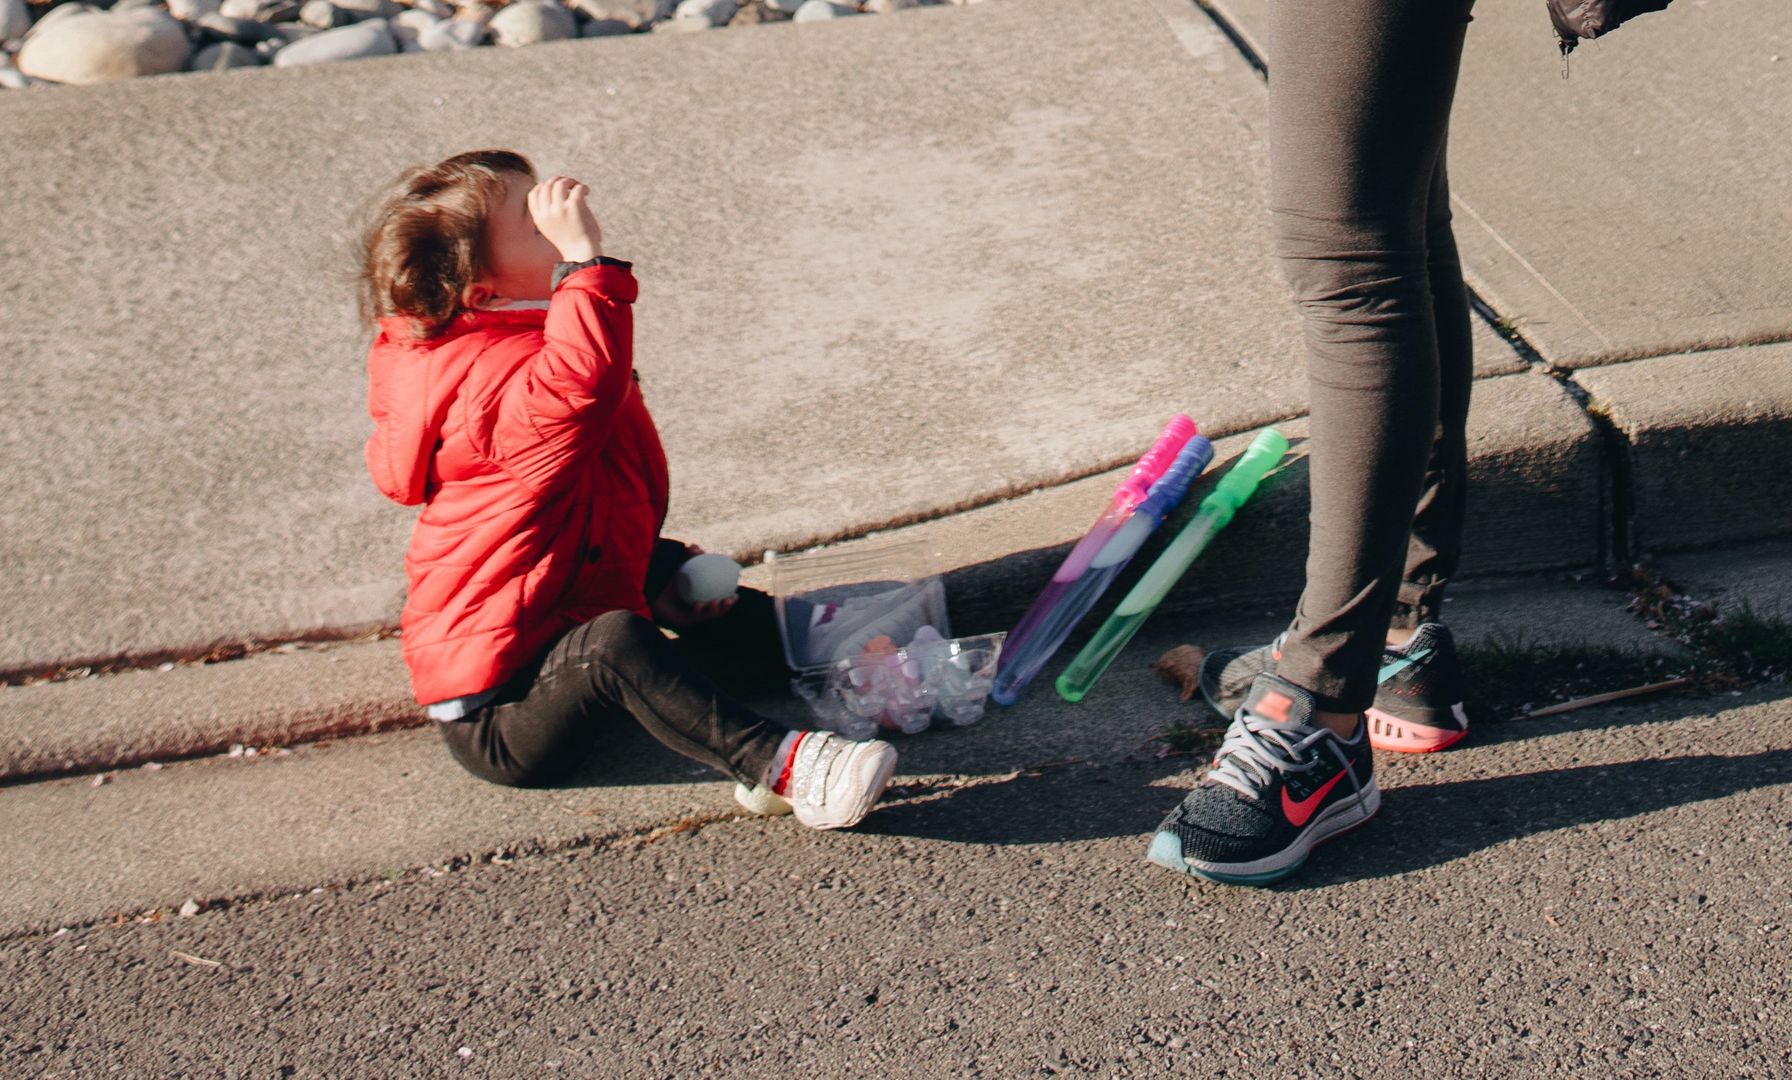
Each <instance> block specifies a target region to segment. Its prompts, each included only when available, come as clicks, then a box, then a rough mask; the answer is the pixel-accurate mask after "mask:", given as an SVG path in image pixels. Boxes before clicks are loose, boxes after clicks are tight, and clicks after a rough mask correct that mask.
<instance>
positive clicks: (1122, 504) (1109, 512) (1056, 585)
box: [991, 413, 1196, 705]
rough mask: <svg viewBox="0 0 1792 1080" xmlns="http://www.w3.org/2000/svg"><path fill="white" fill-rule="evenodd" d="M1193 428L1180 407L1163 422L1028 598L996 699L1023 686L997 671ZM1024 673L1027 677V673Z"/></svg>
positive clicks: (1005, 647)
mask: <svg viewBox="0 0 1792 1080" xmlns="http://www.w3.org/2000/svg"><path fill="white" fill-rule="evenodd" d="M1195 431H1196V429H1195V422H1194V420H1192V419H1191V418H1189V417H1188V416H1186V415H1183V414H1180V413H1179V414H1177V415H1176V416H1175V417H1174V418H1173V419H1171V421H1170V422H1169V423H1168V424H1166V425H1165V426H1164V429H1163V431H1162V432H1161V433H1159V435H1158V437H1157V442H1156V443H1154V444H1152V447H1151V449H1150V450H1147V451H1146V452H1145V455H1144V456H1143V457H1141V458H1139V461H1138V464H1136V465H1134V466H1133V468H1132V472H1131V473H1130V474H1128V475H1127V477H1126V479H1125V480H1123V481H1122V482H1121V483H1120V486H1119V487H1117V488H1115V489H1114V494H1113V497H1112V498H1110V499H1109V500H1108V505H1107V509H1105V510H1103V511H1102V512H1101V516H1100V517H1098V518H1096V519H1095V524H1093V525H1091V526H1090V527H1089V531H1088V532H1086V533H1084V534H1083V538H1082V539H1081V540H1078V541H1077V543H1076V546H1075V547H1073V548H1071V549H1070V554H1069V555H1068V556H1066V557H1065V559H1064V562H1063V563H1062V564H1060V565H1059V566H1058V569H1057V571H1056V572H1055V573H1053V574H1052V579H1051V580H1050V581H1049V582H1047V583H1046V586H1045V588H1044V589H1043V590H1041V591H1040V593H1039V596H1038V598H1037V599H1035V600H1034V601H1033V606H1032V607H1030V608H1028V609H1027V613H1026V614H1025V615H1023V616H1021V620H1020V623H1019V624H1018V625H1016V626H1015V628H1014V629H1013V630H1012V631H1010V632H1009V634H1008V638H1007V640H1006V641H1004V642H1003V643H1002V656H1001V659H1000V660H999V661H998V662H997V668H996V671H997V675H996V678H997V681H996V689H995V690H994V691H993V692H992V694H991V696H992V697H993V698H995V700H996V701H997V702H998V703H1000V704H1002V705H1012V704H1014V701H1015V698H1016V697H1018V696H1019V693H1020V690H1021V689H1022V688H1024V686H1025V683H1024V681H1023V682H1022V683H1021V685H1020V686H1015V685H1014V681H1013V679H1012V678H1010V679H1009V680H1008V681H1007V682H1004V681H1003V680H1002V677H1001V676H1002V672H1003V671H1005V670H1007V669H1009V668H1012V667H1013V666H1014V662H1015V660H1016V658H1018V657H1020V656H1021V655H1023V650H1024V649H1025V648H1026V646H1027V643H1028V641H1029V640H1030V639H1031V638H1032V637H1033V636H1034V635H1035V634H1037V633H1038V631H1039V628H1040V625H1041V624H1042V623H1043V622H1044V621H1045V618H1046V617H1047V616H1048V615H1050V614H1051V613H1052V611H1053V610H1054V609H1056V608H1057V607H1058V605H1059V604H1060V602H1062V600H1063V598H1064V595H1065V594H1066V593H1067V592H1069V591H1070V587H1071V586H1072V585H1074V584H1075V583H1076V581H1077V579H1078V578H1080V577H1082V576H1083V575H1084V574H1085V573H1086V572H1088V569H1089V564H1090V563H1091V562H1093V561H1094V559H1095V556H1096V555H1097V554H1098V553H1099V552H1100V551H1101V549H1102V548H1103V547H1105V546H1106V545H1107V542H1108V541H1109V540H1111V539H1112V538H1113V536H1114V534H1115V533H1116V532H1119V531H1120V527H1121V526H1122V525H1124V524H1126V521H1127V519H1128V518H1130V517H1131V516H1132V512H1133V510H1134V509H1136V508H1137V507H1138V506H1139V504H1140V503H1142V502H1144V501H1145V499H1146V497H1147V496H1148V495H1149V494H1150V492H1151V485H1153V484H1155V483H1157V481H1158V480H1159V479H1161V478H1162V477H1163V475H1164V473H1166V472H1168V471H1169V469H1170V466H1171V465H1172V464H1173V463H1174V462H1175V461H1176V456H1177V455H1178V454H1180V453H1181V452H1182V449H1183V447H1184V446H1186V445H1187V444H1188V442H1189V440H1190V439H1193V438H1195ZM1054 648H1055V646H1054ZM1047 655H1048V656H1049V655H1050V654H1049V653H1048V654H1047ZM1041 663H1043V660H1042V661H1041ZM1028 677H1029V678H1031V675H1029V676H1028ZM1004 686H1006V687H1008V689H1007V690H1006V691H1005V690H1004V689H1003V688H1004Z"/></svg>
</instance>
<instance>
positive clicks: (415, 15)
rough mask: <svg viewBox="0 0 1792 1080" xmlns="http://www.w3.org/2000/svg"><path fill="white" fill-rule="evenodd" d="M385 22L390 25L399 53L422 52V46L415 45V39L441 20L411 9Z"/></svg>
mask: <svg viewBox="0 0 1792 1080" xmlns="http://www.w3.org/2000/svg"><path fill="white" fill-rule="evenodd" d="M387 21H388V22H390V23H391V24H392V38H393V40H395V41H397V42H398V51H399V52H422V51H423V46H422V45H419V44H418V43H417V39H418V38H420V37H422V36H423V31H425V30H428V29H429V28H430V27H432V26H434V25H435V24H437V23H439V22H441V21H442V20H440V19H438V18H436V17H435V16H434V15H431V14H430V13H429V12H427V11H418V10H417V9H415V8H412V9H411V10H410V11H401V12H399V13H398V14H396V15H394V16H392V18H390V19H389V20H387Z"/></svg>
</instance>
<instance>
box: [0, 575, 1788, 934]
mask: <svg viewBox="0 0 1792 1080" xmlns="http://www.w3.org/2000/svg"><path fill="white" fill-rule="evenodd" d="M1780 565H1781V566H1784V565H1785V563H1784V560H1783V553H1782V555H1781V561H1780ZM1717 576H1718V577H1719V578H1720V579H1725V580H1727V579H1729V577H1730V575H1728V574H1724V573H1721V572H1720V573H1719V574H1718V575H1717ZM1625 603H1626V597H1625V596H1624V595H1623V594H1622V593H1617V592H1614V591H1612V590H1609V589H1604V588H1601V587H1598V586H1595V585H1591V584H1585V583H1582V584H1573V583H1570V582H1564V581H1538V580H1534V579H1524V580H1520V581H1507V582H1503V583H1499V584H1493V585H1488V586H1482V587H1474V586H1470V587H1466V588H1464V589H1462V590H1459V594H1458V595H1457V596H1456V598H1455V599H1454V600H1453V602H1452V603H1451V605H1450V606H1451V612H1452V621H1453V622H1454V623H1455V624H1456V625H1457V626H1458V627H1459V628H1460V631H1461V633H1462V635H1463V641H1464V643H1465V644H1469V645H1475V644H1481V643H1486V642H1490V641H1517V640H1522V641H1524V642H1527V643H1530V644H1533V645H1538V646H1550V645H1569V646H1576V647H1583V646H1598V647H1607V648H1619V649H1625V650H1631V651H1655V652H1660V653H1662V654H1663V655H1664V656H1667V657H1668V658H1669V660H1670V662H1672V661H1674V660H1675V659H1677V658H1678V656H1679V653H1678V648H1677V646H1675V645H1674V644H1673V643H1672V642H1670V641H1668V640H1666V639H1665V638H1663V637H1662V636H1661V635H1658V634H1653V633H1650V632H1649V631H1647V630H1646V629H1644V627H1643V625H1642V623H1641V622H1640V621H1639V620H1638V619H1636V618H1635V617H1634V616H1632V615H1631V614H1630V613H1629V612H1628V611H1627V610H1625ZM1285 621H1286V614H1285V612H1284V611H1280V610H1276V611H1266V610H1254V611H1237V610H1234V611H1232V612H1229V613H1223V614H1213V613H1207V614H1205V615H1203V616H1201V617H1199V618H1196V617H1191V614H1190V613H1186V612H1185V613H1182V617H1177V615H1176V614H1174V613H1165V614H1163V615H1162V616H1161V617H1159V618H1157V619H1155V620H1153V621H1152V622H1151V623H1149V624H1147V627H1146V629H1145V631H1144V632H1143V633H1142V634H1141V636H1140V637H1139V639H1138V640H1136V641H1134V642H1133V643H1132V645H1131V646H1130V647H1129V648H1128V649H1127V651H1126V652H1125V653H1124V654H1123V655H1122V656H1121V657H1120V658H1119V659H1118V660H1117V661H1116V662H1115V664H1114V666H1113V668H1112V669H1110V670H1109V672H1108V673H1107V674H1106V675H1105V676H1104V677H1103V679H1102V682H1101V684H1100V685H1099V686H1097V687H1096V689H1095V691H1094V692H1092V693H1091V694H1090V695H1089V697H1088V698H1087V699H1085V700H1084V701H1083V702H1082V703H1081V704H1079V705H1069V704H1066V703H1065V702H1063V701H1061V700H1059V699H1058V697H1057V695H1055V694H1054V693H1052V692H1051V690H1050V687H1049V685H1048V682H1047V677H1046V676H1050V675H1054V674H1055V673H1056V670H1057V667H1058V666H1061V665H1062V664H1063V663H1064V662H1066V661H1067V660H1068V659H1069V655H1070V654H1069V653H1068V652H1066V653H1065V654H1064V655H1062V656H1060V657H1058V658H1057V661H1056V662H1055V663H1054V665H1053V667H1052V669H1050V670H1049V671H1048V672H1047V673H1046V676H1042V677H1041V679H1040V680H1039V685H1037V686H1036V687H1034V688H1033V690H1032V691H1031V692H1030V693H1029V694H1028V695H1027V697H1026V698H1024V699H1023V700H1022V701H1021V702H1020V703H1019V704H1017V705H1016V706H1015V707H1013V708H1009V709H1003V708H999V707H997V706H995V705H993V704H992V705H991V706H990V708H989V712H988V714H987V715H986V716H985V718H984V719H983V721H982V722H981V723H979V724H977V725H976V726H973V727H968V728H960V729H947V730H935V731H929V732H927V733H924V734H922V735H917V736H912V737H909V738H904V739H901V740H900V741H899V742H898V747H899V751H900V753H901V755H902V766H901V767H902V773H903V776H904V777H906V778H907V779H906V780H904V781H901V783H904V784H908V785H911V786H913V785H915V784H917V783H921V784H923V785H925V784H936V785H937V784H940V783H945V782H954V783H956V782H964V781H976V780H979V779H987V778H991V777H1000V776H1004V775H1006V774H1009V773H1013V772H1016V771H1023V770H1026V769H1028V768H1031V767H1033V766H1038V765H1041V764H1046V763H1049V762H1054V761H1059V762H1061V761H1067V760H1077V761H1083V762H1091V763H1099V764H1122V763H1139V762H1150V761H1153V760H1155V758H1154V753H1155V751H1156V750H1157V749H1158V748H1159V744H1157V743H1155V742H1153V741H1152V740H1153V738H1154V737H1155V736H1158V735H1161V734H1163V733H1164V732H1166V731H1168V730H1169V729H1171V728H1173V727H1175V726H1177V725H1185V724H1195V723H1202V722H1210V721H1211V717H1210V715H1209V713H1208V711H1207V710H1206V708H1205V707H1204V706H1203V705H1201V704H1200V703H1199V702H1195V703H1190V704H1180V703H1178V701H1177V694H1176V691H1175V690H1174V689H1173V688H1172V687H1170V686H1168V685H1167V684H1165V683H1164V682H1162V681H1161V680H1160V679H1159V678H1158V677H1157V676H1156V675H1154V674H1153V673H1152V672H1151V670H1150V668H1151V664H1152V662H1153V661H1154V660H1155V659H1156V658H1157V656H1158V655H1159V654H1161V653H1162V652H1163V650H1165V649H1167V648H1169V647H1170V646H1171V645H1174V644H1179V643H1181V642H1184V641H1198V642H1203V643H1206V644H1208V645H1219V644H1227V643H1233V642H1239V641H1258V640H1267V639H1268V638H1269V637H1271V636H1273V635H1274V634H1275V633H1276V631H1277V630H1279V629H1281V628H1282V626H1283V625H1285ZM1084 636H1086V634H1085V635H1084ZM382 648H383V647H367V646H353V647H341V648H340V649H338V650H332V651H327V652H323V653H318V654H314V655H309V656H308V657H306V658H300V657H277V658H259V659H252V660H245V661H238V662H236V663H234V664H225V665H219V666H216V667H212V668H201V669H195V670H193V671H191V672H189V673H186V676H185V677H186V680H187V681H186V685H185V686H184V687H183V686H179V685H177V680H176V673H168V674H157V673H153V672H152V673H143V674H133V675H123V676H118V677H117V678H114V679H109V680H92V681H91V683H90V685H94V686H99V687H105V686H108V685H110V686H115V687H118V686H123V685H124V684H127V683H131V682H136V683H138V684H139V685H140V686H148V687H150V689H148V690H139V692H138V697H137V701H138V703H139V704H140V705H141V704H145V703H148V704H150V705H154V703H155V702H156V700H157V697H156V695H161V698H160V700H161V701H163V702H164V703H166V702H168V701H171V700H173V699H175V698H177V697H179V696H181V695H182V694H183V693H184V694H185V695H186V696H188V697H191V698H193V699H194V700H196V701H202V702H206V703H208V706H207V707H209V708H219V707H220V706H222V705H232V706H236V707H237V715H239V716H241V717H254V716H256V715H257V711H256V706H255V704H254V700H253V698H252V696H251V693H252V691H253V689H254V687H253V686H250V685H246V684H245V682H244V679H245V676H244V675H239V674H237V672H244V673H246V672H250V671H253V670H255V669H256V668H257V667H261V666H265V667H267V668H268V669H270V670H269V671H268V672H267V673H266V674H265V675H264V676H263V678H262V687H261V688H262V689H263V690H268V689H269V688H270V687H271V683H272V680H273V679H276V678H279V677H284V678H286V679H289V680H292V682H293V683H294V684H296V685H299V686H301V687H303V686H305V685H307V684H308V683H309V682H310V681H311V680H310V679H307V678H306V677H305V676H306V675H307V674H309V675H311V676H313V677H314V678H317V679H318V680H319V681H321V680H322V679H323V678H326V677H328V676H329V675H331V674H333V673H334V672H333V670H332V665H331V664H330V663H329V661H328V657H330V656H332V655H345V654H346V659H345V660H344V664H343V665H337V666H336V668H335V670H344V669H346V670H348V671H351V672H353V671H355V670H356V669H361V670H363V671H365V670H371V669H374V668H376V667H378V666H380V665H382V664H387V665H389V664H391V662H392V661H393V660H394V659H395V658H394V657H392V656H391V655H390V653H382V652H380V651H379V650H380V649H382ZM355 650H363V651H362V652H361V654H360V655H359V656H357V655H355ZM306 663H308V664H309V665H310V666H309V668H308V669H307V668H306V667H304V666H301V665H303V664H306ZM282 667H284V668H285V670H284V671H281V670H280V669H281V668H282ZM229 669H235V671H231V670H229ZM391 674H392V675H393V676H395V677H396V676H397V675H398V672H397V671H396V670H392V671H391ZM221 676H222V677H221ZM208 679H210V680H211V681H210V683H209V684H208V683H207V680H208ZM226 679H228V680H230V681H228V682H226V681H225V680H226ZM158 682H161V683H162V684H163V685H161V686H157V685H156V684H157V683H158ZM75 685H78V684H63V686H59V687H39V688H27V689H24V690H20V691H16V693H18V694H19V695H21V696H30V695H33V694H47V693H49V692H52V691H56V690H59V689H64V688H66V687H72V686H75ZM195 687H197V690H195ZM1542 689H1543V688H1539V690H1542ZM97 692H98V693H101V694H103V693H105V692H107V691H105V690H103V689H102V690H100V691H97ZM307 692H309V693H313V694H315V693H317V692H319V691H318V690H317V689H315V688H314V689H312V690H309V691H307ZM8 693H9V694H12V693H15V692H14V691H9V692H8ZM276 693H277V691H276ZM91 704H92V700H91V699H90V700H89V705H91ZM755 704H756V705H757V706H758V707H760V708H762V709H763V710H765V711H766V712H767V713H768V714H770V715H773V716H776V717H779V718H781V719H783V720H784V721H785V722H787V723H790V724H793V725H794V724H800V723H801V722H802V720H803V718H804V715H805V714H804V712H803V706H801V705H800V704H799V703H798V702H796V701H795V699H793V698H790V697H784V698H779V699H775V700H766V701H758V702H755ZM220 711H228V710H227V709H220ZM412 715H414V712H413V713H412ZM61 719H63V720H65V721H66V722H68V723H70V724H72V725H74V727H75V730H82V729H83V728H84V727H85V726H86V725H85V724H84V721H83V720H82V718H81V716H80V715H79V713H78V710H68V711H67V712H65V714H64V715H63V716H61ZM8 722H9V723H11V722H12V720H11V718H9V720H8ZM1520 726H1522V725H1520ZM1481 734H1482V735H1485V734H1486V733H1481ZM606 749H607V750H608V753H607V754H603V755H598V757H597V758H596V759H595V760H593V761H592V762H591V763H590V766H589V767H588V768H587V769H586V770H585V771H584V772H583V773H581V774H580V775H579V776H578V777H576V778H574V779H573V780H572V781H570V782H569V783H567V784H565V785H563V786H560V787H556V788H554V789H550V790H547V791H528V790H516V789H510V788H501V787H497V786H494V785H492V784H488V783H484V782H482V781H479V780H477V779H474V778H473V777H471V776H469V775H468V774H466V773H465V772H464V771H462V770H461V769H460V767H459V766H457V765H456V764H454V762H453V761H452V760H451V759H450V758H449V757H448V755H447V752H446V751H445V750H444V749H443V747H442V745H441V740H440V737H439V736H438V735H437V734H436V732H434V731H433V730H428V729H424V730H418V731H403V732H392V733H385V734H380V735H372V736H365V737H362V738H357V739H350V740H340V741H335V742H332V743H328V744H318V743H313V744H311V745H306V746H296V747H292V748H290V749H287V748H284V747H282V748H279V749H276V750H274V751H273V752H272V753H268V752H266V751H265V748H261V749H259V750H258V752H256V753H253V754H247V753H242V754H238V755H235V756H227V755H219V756H216V757H211V758H202V759H199V760H193V761H185V762H175V763H170V764H167V765H165V766H161V767H156V768H150V769H143V768H132V769H123V770H117V771H113V772H109V773H104V774H96V776H76V777H67V778H63V779H55V780H47V781H43V782H39V783H32V784H20V785H14V786H6V787H0V818H3V819H4V820H5V821H6V822H7V823H8V828H6V829H4V830H0V865H7V866H21V867H30V868H31V872H30V873H26V874H19V875H14V876H12V877H10V878H8V879H7V880H5V881H4V882H0V939H4V938H6V937H9V936H11V935H14V934H17V933H21V932H38V931H46V930H54V929H55V928H56V927H57V926H64V925H79V924H84V923H88V922H93V921H100V920H104V919H106V918H108V917H110V916H112V915H116V914H132V913H137V912H142V911H145V910H150V909H158V908H177V907H179V906H180V905H181V904H182V903H183V902H185V901H186V900H188V899H190V898H197V899H198V900H200V901H201V902H207V901H214V900H217V901H223V900H242V899H245V898H251V897H275V896H280V895H291V894H292V893H294V892H299V891H304V890H307V889H310V888H312V887H313V886H316V885H320V884H324V883H341V882H360V881H373V880H378V879H381V878H383V877H386V876H390V875H398V874H403V873H406V872H419V871H421V868H424V867H440V866H443V865H444V864H447V863H451V862H456V861H464V860H466V859H469V858H481V857H485V856H488V855H490V854H492V853H498V854H500V856H506V855H518V854H527V853H531V852H554V851H562V850H568V849H575V848H585V847H599V848H602V847H607V846H614V845H617V844H621V845H624V846H626V845H628V844H632V843H635V842H638V840H639V839H640V838H641V837H642V836H646V835H658V834H659V833H664V832H667V831H672V832H676V831H677V830H679V829H680V828H683V827H688V826H689V825H690V824H692V823H701V822H704V821H709V820H713V819H717V818H720V817H727V816H730V815H733V814H736V813H737V812H738V808H737V807H736V806H735V804H734V802H733V800H732V799H731V797H730V786H729V785H728V784H726V783H723V782H721V781H720V780H719V778H718V777H717V774H716V773H715V772H714V771H712V770H710V769H708V768H706V767H704V766H701V765H697V764H695V763H693V762H691V761H688V760H685V759H684V758H681V757H678V756H676V755H675V754H673V753H671V752H670V751H667V750H665V749H663V748H661V747H658V746H656V745H655V744H654V743H653V742H652V741H651V740H650V739H649V738H648V737H647V736H646V735H645V734H644V733H639V732H637V733H635V735H634V737H633V738H632V739H627V740H623V741H622V742H620V743H619V744H617V745H613V746H609V747H607V748H606ZM96 780H98V781H100V782H97V783H96ZM791 828H793V829H794V828H796V826H794V825H792V826H791Z"/></svg>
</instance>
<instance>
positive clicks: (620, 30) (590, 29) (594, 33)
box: [579, 19, 635, 37]
mask: <svg viewBox="0 0 1792 1080" xmlns="http://www.w3.org/2000/svg"><path fill="white" fill-rule="evenodd" d="M634 32H635V31H634V28H633V27H631V26H630V25H629V24H627V23H625V22H623V21H622V20H621V19H592V20H591V21H590V22H588V23H586V24H585V26H584V29H582V30H580V31H579V36H580V37H620V36H622V35H623V34H632V33H634Z"/></svg>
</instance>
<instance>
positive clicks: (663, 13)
mask: <svg viewBox="0 0 1792 1080" xmlns="http://www.w3.org/2000/svg"><path fill="white" fill-rule="evenodd" d="M572 6H573V9H574V10H575V11H577V12H578V13H579V14H581V15H583V16H585V17H586V18H587V19H590V20H591V21H593V22H599V21H614V22H619V23H622V24H624V25H625V26H627V27H628V28H629V29H630V30H639V29H641V28H642V27H645V26H651V25H652V24H654V23H656V22H659V21H660V20H661V19H664V18H666V17H667V16H668V15H671V14H672V9H673V8H675V7H676V6H677V0H572Z"/></svg>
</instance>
